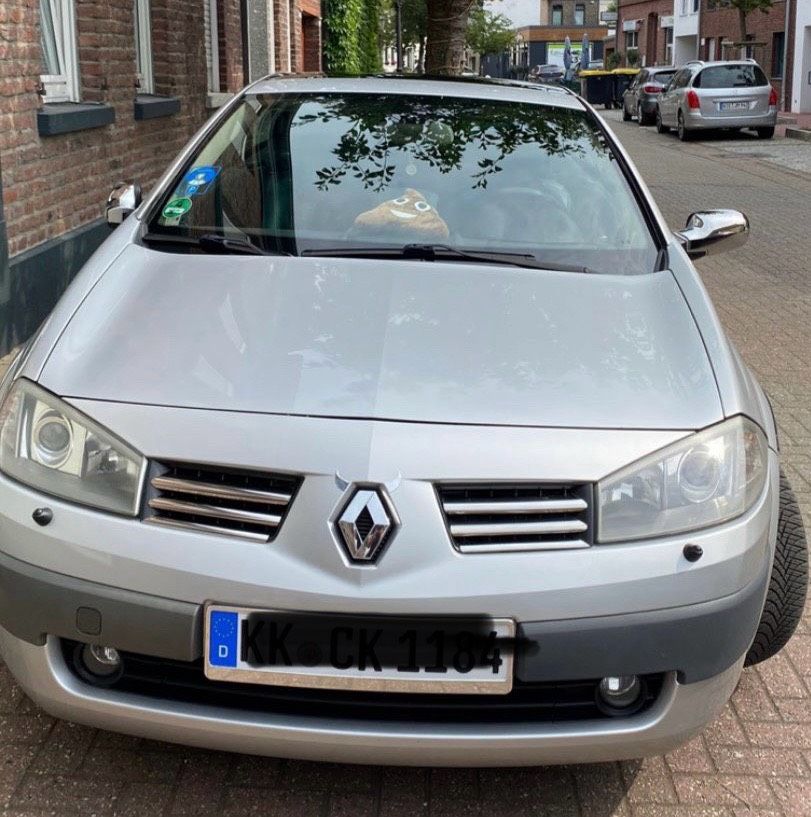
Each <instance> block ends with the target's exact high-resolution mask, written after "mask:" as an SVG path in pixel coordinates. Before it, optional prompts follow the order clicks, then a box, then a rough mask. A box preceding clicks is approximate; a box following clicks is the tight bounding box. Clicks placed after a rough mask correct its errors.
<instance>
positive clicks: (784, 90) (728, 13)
mask: <svg viewBox="0 0 811 817" xmlns="http://www.w3.org/2000/svg"><path fill="white" fill-rule="evenodd" d="M804 4H805V5H808V3H807V2H805V3H804V2H803V1H802V0H801V2H800V3H799V5H800V6H802V5H804ZM791 5H793V3H791V4H789V3H787V2H786V0H774V4H773V5H772V7H771V8H770V9H768V10H767V11H753V12H751V13H750V14H749V15H748V17H747V21H746V28H747V37H746V41H745V42H744V41H743V40H742V38H741V28H740V17H739V14H738V11H737V9H734V8H731V7H730V4H729V2H728V0H701V21H700V34H701V46H700V54H699V58H700V59H704V60H723V59H738V58H740V57H751V58H753V59H755V60H757V62H758V63H759V64H760V66H761V67H762V68H763V70H764V71H765V72H766V76H767V77H768V78H769V80H770V82H771V83H772V85H773V86H774V88H775V89H776V90H777V94H778V97H779V99H780V100H781V101H782V100H784V99H786V98H790V84H791V76H789V75H788V72H787V57H790V56H791V55H789V54H787V49H786V46H787V44H788V32H789V26H790V25H791V21H790V12H791ZM784 86H785V87H784ZM781 107H785V105H783V106H781Z"/></svg>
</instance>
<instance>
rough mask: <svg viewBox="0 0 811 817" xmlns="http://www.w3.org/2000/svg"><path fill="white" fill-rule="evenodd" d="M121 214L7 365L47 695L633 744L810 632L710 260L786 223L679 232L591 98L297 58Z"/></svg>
mask: <svg viewBox="0 0 811 817" xmlns="http://www.w3.org/2000/svg"><path fill="white" fill-rule="evenodd" d="M572 190H580V191H583V190H587V191H588V195H586V196H582V195H581V196H572V195H571V194H570V191H572ZM136 208H137V209H136ZM132 210H135V212H131V211H132ZM125 217H126V218H125ZM108 218H109V220H110V222H111V223H113V224H120V226H118V228H117V229H116V230H115V232H114V233H113V234H112V235H111V236H110V238H109V240H108V241H107V242H106V243H105V244H104V246H103V247H102V248H101V249H100V250H99V251H98V252H97V253H96V254H95V256H94V257H93V258H92V259H91V260H90V262H89V263H88V264H87V265H86V266H85V267H84V269H83V270H82V272H81V273H80V274H79V276H78V277H77V278H76V279H75V281H74V282H73V284H72V285H71V287H70V288H69V290H68V291H67V293H66V294H65V296H64V297H63V298H62V300H61V301H60V302H59V304H58V306H57V307H56V309H55V310H54V312H53V314H52V315H51V316H50V317H49V319H48V320H47V321H46V322H45V324H44V325H43V327H42V328H41V330H40V331H39V332H38V334H37V335H36V337H35V338H34V339H33V341H32V342H31V343H29V344H28V345H27V347H26V348H25V349H24V350H23V352H22V354H21V355H20V356H19V358H17V360H16V362H15V363H14V364H13V366H12V368H11V369H10V371H9V373H8V374H7V376H6V377H5V379H4V380H3V382H2V384H0V472H1V473H0V625H2V626H0V649H2V655H3V658H4V660H5V662H6V664H7V665H8V667H9V669H10V670H11V672H12V673H13V675H14V676H15V677H16V679H17V680H18V681H19V683H20V684H21V685H22V687H23V688H24V689H25V690H26V692H27V693H28V694H29V695H30V696H31V697H32V698H33V699H34V700H35V701H36V702H37V703H38V704H39V705H41V706H42V707H43V708H45V709H46V710H47V711H49V712H51V713H53V714H55V715H57V716H60V717H64V718H69V719H70V720H71V721H76V722H80V723H86V724H92V725H95V726H99V727H103V728H107V729H114V730H120V731H122V732H128V733H131V734H135V735H142V736H145V737H149V738H154V739H159V740H169V741H179V742H184V743H189V744H194V745H199V746H210V747H216V748H219V749H226V750H232V751H239V752H250V753H257V754H269V755H278V756H290V757H299V758H312V759H323V760H332V761H343V762H360V763H403V764H418V765H430V764H445V765H456V764H459V765H465V766H470V765H494V764H495V765H498V764H508V765H515V764H537V763H557V762H566V763H569V762H583V761H597V760H607V759H611V758H627V757H636V756H640V755H645V754H650V753H658V752H662V751H664V750H667V749H670V748H672V747H673V746H675V745H677V744H679V743H680V742H682V741H684V740H686V739H687V738H688V737H690V736H691V735H693V734H694V733H696V732H697V731H698V730H700V729H701V728H702V727H703V726H704V724H706V723H707V722H708V721H709V720H710V719H712V718H714V717H715V716H716V715H717V714H718V712H719V711H720V710H721V708H722V707H723V706H724V704H725V703H726V701H727V699H728V698H729V696H730V694H731V693H732V691H733V689H734V688H735V685H736V684H737V682H738V678H739V675H740V672H741V667H742V666H743V665H744V662H749V663H754V662H757V661H761V660H763V659H764V658H766V657H768V656H770V655H772V654H773V653H775V652H776V651H777V650H779V649H780V648H781V647H782V646H783V644H785V642H786V641H787V640H788V638H789V637H790V635H791V633H792V632H793V630H794V627H795V626H796V624H797V621H798V619H799V616H800V613H801V610H802V606H803V599H804V596H805V584H806V573H805V571H806V569H807V564H806V545H805V539H804V536H803V532H802V524H801V521H800V516H799V512H798V507H797V504H796V502H795V500H794V497H793V495H792V493H791V489H790V487H789V486H788V483H787V482H786V481H785V479H784V478H783V477H781V474H780V464H779V454H778V439H777V432H776V429H775V423H774V418H773V416H772V411H771V409H770V407H769V403H768V400H767V398H766V395H765V394H764V392H763V390H762V389H761V387H760V386H759V385H758V383H757V382H756V380H755V378H754V377H753V375H752V373H751V372H750V370H749V369H748V368H747V367H746V365H745V364H744V363H743V361H742V360H741V359H740V357H739V356H738V354H737V352H736V351H735V350H734V349H733V348H732V346H731V345H730V343H729V341H728V340H727V338H726V336H725V335H724V332H723V329H722V327H721V325H720V323H719V320H718V318H717V316H716V314H715V312H714V311H713V308H712V305H711V304H710V301H709V299H708V296H707V293H706V291H705V290H704V288H703V286H702V284H701V280H700V278H699V276H698V274H697V273H696V270H695V269H694V267H693V265H692V263H691V260H690V258H691V257H698V256H700V255H704V254H706V253H710V252H714V251H716V250H719V249H721V248H722V247H734V246H738V245H739V244H741V243H742V242H743V241H744V240H745V239H746V235H747V232H748V229H749V226H748V223H747V220H746V218H745V217H744V216H743V215H741V214H740V213H737V212H732V211H706V212H699V213H696V214H695V215H693V216H692V217H691V218H690V221H689V222H688V224H687V227H686V229H684V230H682V231H680V232H678V233H673V232H671V230H670V229H669V228H668V227H667V225H666V224H665V223H664V222H663V220H662V217H661V215H660V213H659V211H658V210H657V209H656V206H655V204H654V202H653V200H652V198H651V196H650V194H649V193H648V192H647V190H646V188H645V186H644V184H643V182H642V180H641V179H640V178H639V175H638V174H637V172H636V171H635V169H634V168H633V166H632V164H631V162H630V161H629V159H628V157H627V155H626V154H625V152H624V151H623V149H622V148H621V146H620V145H619V144H618V143H617V141H616V140H615V138H614V137H613V136H612V134H611V132H610V130H608V129H607V127H606V126H605V125H604V123H603V122H602V121H601V120H600V118H599V117H598V116H597V115H596V114H595V113H594V111H593V110H592V109H591V108H589V107H588V106H587V105H586V104H585V103H584V102H583V101H582V100H581V99H580V98H578V97H577V96H576V95H574V94H572V93H570V92H568V91H566V90H565V89H562V88H555V87H552V86H550V87H539V86H536V85H529V84H521V83H497V82H489V83H488V82H479V83H477V82H474V83H471V82H469V81H467V82H464V83H459V82H453V81H442V82H439V81H426V80H418V79H406V78H397V79H385V78H379V79H368V80H350V79H318V78H308V79H289V80H287V79H267V80H262V81H260V82H257V83H255V84H254V85H252V86H250V87H249V88H248V89H247V90H245V91H244V92H243V93H242V94H240V95H238V96H237V98H236V99H234V100H233V101H232V102H231V103H230V104H229V105H228V106H227V107H226V108H224V109H223V110H222V111H221V112H220V113H219V114H218V115H217V116H216V117H215V119H214V120H213V121H212V122H210V123H209V124H208V125H206V126H205V127H204V128H203V130H202V131H201V132H200V133H199V134H198V135H197V136H196V137H195V138H194V139H193V140H192V142H191V144H190V145H189V147H188V149H187V150H185V151H184V153H183V154H182V155H181V156H180V158H179V159H178V160H177V161H176V162H175V163H174V164H173V165H172V167H171V168H170V169H169V170H168V172H167V174H166V175H165V176H164V178H163V179H162V180H161V181H160V182H159V183H158V184H157V185H156V186H155V188H154V192H153V193H152V194H151V196H150V197H149V198H148V199H147V200H146V201H144V202H143V203H140V204H139V191H138V190H137V188H135V187H133V186H127V185H122V186H120V187H119V188H117V189H116V191H114V194H113V195H112V197H111V200H110V202H109V208H108ZM122 221H123V223H121V222H122ZM775 564H778V565H779V569H777V570H773V566H774V565H775ZM764 605H765V606H764Z"/></svg>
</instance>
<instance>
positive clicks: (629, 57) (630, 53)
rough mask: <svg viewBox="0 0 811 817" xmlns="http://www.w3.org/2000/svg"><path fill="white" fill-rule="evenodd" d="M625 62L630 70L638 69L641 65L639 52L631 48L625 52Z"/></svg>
mask: <svg viewBox="0 0 811 817" xmlns="http://www.w3.org/2000/svg"><path fill="white" fill-rule="evenodd" d="M625 62H626V63H628V67H629V68H636V66H637V65H639V51H638V50H637V49H636V48H629V49H628V50H627V51H626V52H625Z"/></svg>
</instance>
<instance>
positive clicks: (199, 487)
mask: <svg viewBox="0 0 811 817" xmlns="http://www.w3.org/2000/svg"><path fill="white" fill-rule="evenodd" d="M152 486H153V487H154V488H157V489H158V490H159V491H173V492H174V493H178V494H193V495H194V496H209V497H213V498H214V499H234V500H237V501H239V502H257V503H263V504H268V505H287V503H288V502H290V494H280V493H274V492H273V491H258V490H256V489H255V488H237V487H235V486H229V485H211V484H210V483H207V482H197V481H195V480H191V479H177V478H176V477H153V478H152Z"/></svg>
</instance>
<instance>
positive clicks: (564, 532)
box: [437, 483, 592, 553]
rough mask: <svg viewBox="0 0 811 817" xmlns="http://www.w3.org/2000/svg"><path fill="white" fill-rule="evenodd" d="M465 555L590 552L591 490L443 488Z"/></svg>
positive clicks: (448, 519)
mask: <svg viewBox="0 0 811 817" xmlns="http://www.w3.org/2000/svg"><path fill="white" fill-rule="evenodd" d="M437 495H438V497H439V502H440V507H441V509H442V513H443V516H444V518H445V524H446V525H447V529H448V533H449V535H450V537H451V541H452V542H453V545H454V547H455V548H456V549H457V550H458V551H459V552H460V553H526V552H530V551H537V550H564V549H579V548H587V547H590V546H591V542H592V530H591V526H592V513H591V501H592V494H591V486H590V485H587V484H580V485H565V484H564V485H559V484H558V485H552V484H545V483H491V484H487V483H471V484H468V485H464V484H462V485H453V484H449V485H444V484H443V485H438V486H437Z"/></svg>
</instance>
